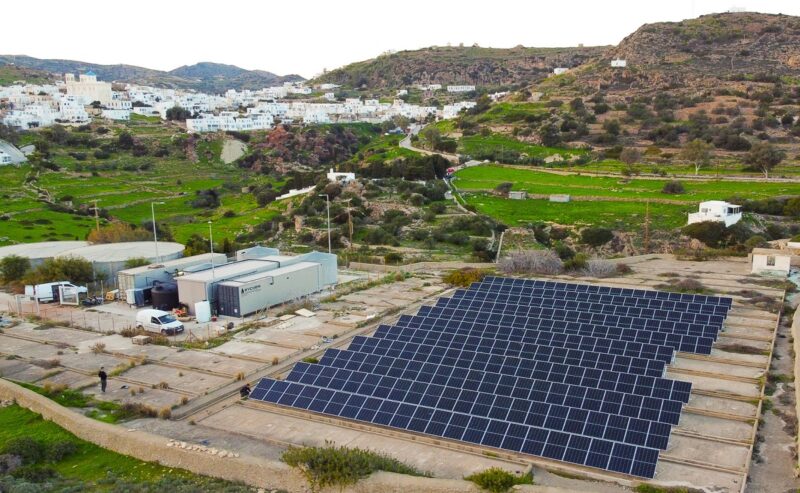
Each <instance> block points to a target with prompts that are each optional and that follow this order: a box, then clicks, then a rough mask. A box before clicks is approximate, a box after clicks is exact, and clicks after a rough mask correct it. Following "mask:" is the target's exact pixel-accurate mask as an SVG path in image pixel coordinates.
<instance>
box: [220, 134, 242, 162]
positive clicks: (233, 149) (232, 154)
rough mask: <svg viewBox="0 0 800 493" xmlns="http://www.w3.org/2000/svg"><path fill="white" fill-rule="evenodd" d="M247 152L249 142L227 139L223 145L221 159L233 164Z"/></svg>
mask: <svg viewBox="0 0 800 493" xmlns="http://www.w3.org/2000/svg"><path fill="white" fill-rule="evenodd" d="M245 152H247V144H245V143H244V142H242V141H241V140H236V139H227V140H226V141H225V144H224V145H223V146H222V154H221V155H220V159H222V162H223V163H225V164H231V163H232V162H234V161H236V160H237V159H239V158H240V157H242V156H244V153H245Z"/></svg>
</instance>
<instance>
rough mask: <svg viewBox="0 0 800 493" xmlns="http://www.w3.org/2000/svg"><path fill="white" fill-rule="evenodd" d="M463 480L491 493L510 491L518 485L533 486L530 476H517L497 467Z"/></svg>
mask: <svg viewBox="0 0 800 493" xmlns="http://www.w3.org/2000/svg"><path fill="white" fill-rule="evenodd" d="M464 479H466V480H467V481H472V482H473V483H475V484H477V485H478V486H480V487H481V488H483V489H484V490H486V491H490V492H492V493H504V492H506V491H508V490H510V489H511V487H512V486H515V485H518V484H533V475H532V474H530V473H528V474H525V475H523V476H517V475H515V474H512V473H510V472H508V471H506V470H505V469H501V468H499V467H492V468H489V469H487V470H485V471H482V472H478V473H475V474H473V475H471V476H467V477H466V478H464Z"/></svg>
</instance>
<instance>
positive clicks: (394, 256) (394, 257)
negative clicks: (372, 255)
mask: <svg viewBox="0 0 800 493" xmlns="http://www.w3.org/2000/svg"><path fill="white" fill-rule="evenodd" d="M383 261H384V262H385V263H386V264H389V265H397V264H399V263H401V262H402V261H403V254H402V253H398V252H389V253H387V254H386V255H384V256H383Z"/></svg>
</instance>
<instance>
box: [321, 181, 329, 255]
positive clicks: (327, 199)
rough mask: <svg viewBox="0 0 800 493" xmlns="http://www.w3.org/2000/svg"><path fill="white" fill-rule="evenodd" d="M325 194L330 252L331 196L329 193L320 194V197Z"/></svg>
mask: <svg viewBox="0 0 800 493" xmlns="http://www.w3.org/2000/svg"><path fill="white" fill-rule="evenodd" d="M323 195H324V196H325V209H326V210H327V212H328V253H331V198H330V195H328V194H327V193H321V194H319V196H320V197H322V196H323Z"/></svg>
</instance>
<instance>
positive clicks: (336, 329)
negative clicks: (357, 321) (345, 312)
mask: <svg viewBox="0 0 800 493" xmlns="http://www.w3.org/2000/svg"><path fill="white" fill-rule="evenodd" d="M351 330H353V329H351V328H347V327H340V326H337V325H331V324H325V325H320V326H319V327H317V328H315V329H313V330H308V331H306V334H308V335H312V336H316V337H341V336H342V335H344V334H346V333H347V332H349V331H351Z"/></svg>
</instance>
